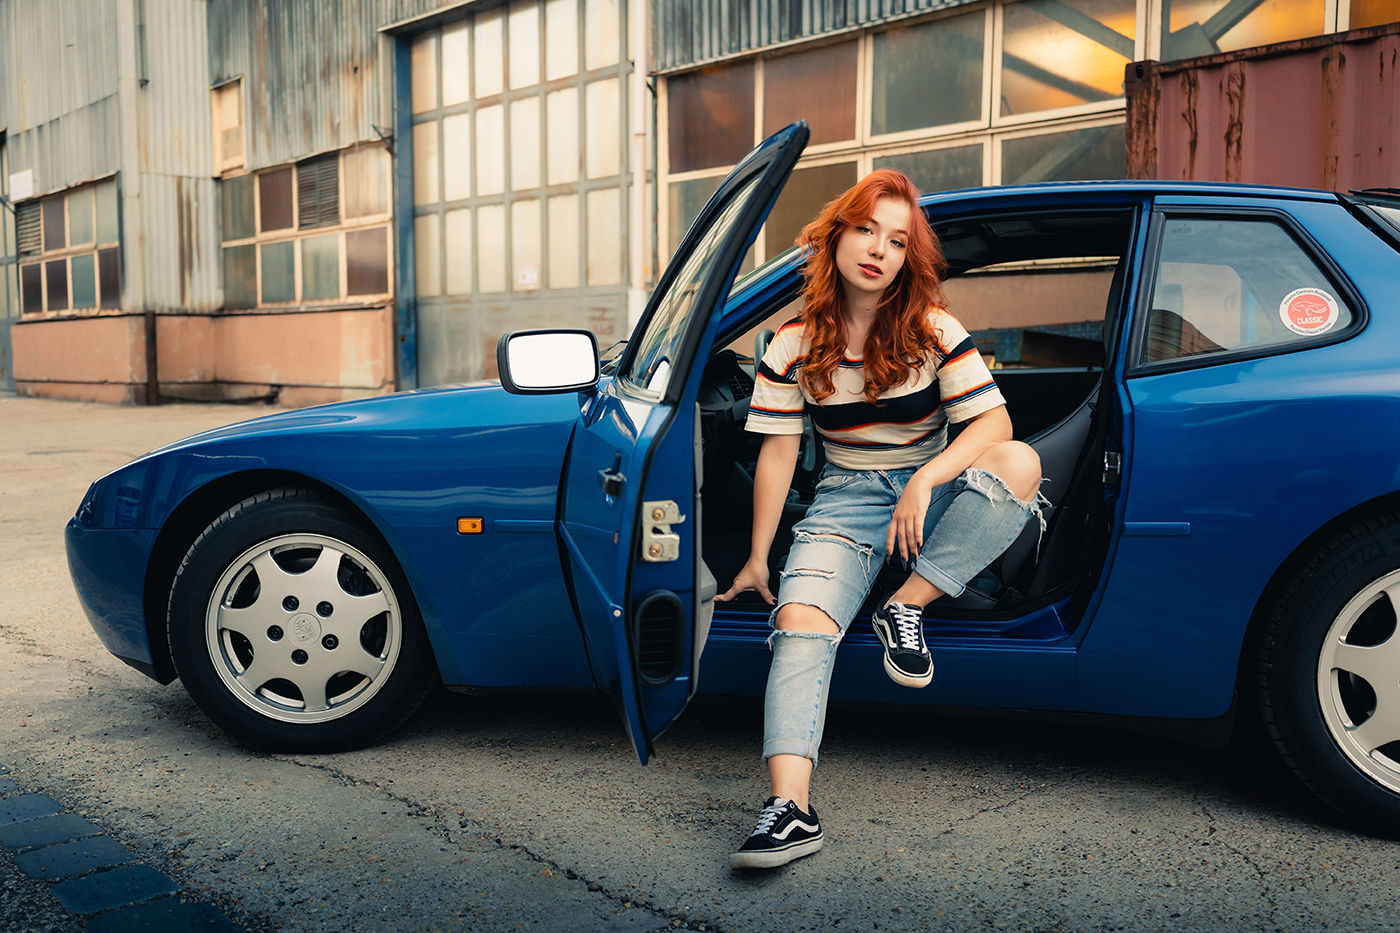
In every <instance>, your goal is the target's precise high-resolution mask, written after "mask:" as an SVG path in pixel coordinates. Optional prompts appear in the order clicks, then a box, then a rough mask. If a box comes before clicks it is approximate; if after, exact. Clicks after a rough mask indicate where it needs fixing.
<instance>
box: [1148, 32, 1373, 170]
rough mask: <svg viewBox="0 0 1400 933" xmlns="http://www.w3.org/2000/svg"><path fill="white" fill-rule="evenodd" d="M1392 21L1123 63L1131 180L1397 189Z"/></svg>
mask: <svg viewBox="0 0 1400 933" xmlns="http://www.w3.org/2000/svg"><path fill="white" fill-rule="evenodd" d="M1397 68H1400V23H1391V24H1388V25H1385V26H1376V27H1372V28H1368V29H1355V30H1351V31H1349V32H1341V33H1333V34H1331V35H1326V36H1317V37H1314V38H1310V39H1300V40H1297V41H1293V42H1284V43H1279V44H1277V45H1268V46H1260V47H1258V48H1252V49H1241V50H1239V51H1236V52H1228V53H1222V54H1216V55H1206V56H1201V57H1199V58H1190V59H1183V60H1180V61H1174V62H1156V61H1146V62H1133V63H1132V64H1130V65H1128V66H1127V77H1126V81H1125V89H1126V92H1127V98H1128V124H1127V144H1128V177H1130V178H1167V179H1189V180H1197V181H1237V182H1251V183H1259V184H1274V185H1300V186H1305V187H1312V188H1325V189H1329V190H1338V191H1344V190H1347V189H1351V188H1364V187H1381V186H1400V72H1397Z"/></svg>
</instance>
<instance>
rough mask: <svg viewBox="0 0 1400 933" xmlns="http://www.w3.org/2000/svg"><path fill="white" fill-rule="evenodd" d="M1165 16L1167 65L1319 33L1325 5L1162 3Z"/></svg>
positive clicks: (1293, 1) (1305, 1)
mask: <svg viewBox="0 0 1400 933" xmlns="http://www.w3.org/2000/svg"><path fill="white" fill-rule="evenodd" d="M1162 12H1163V18H1164V19H1165V20H1166V27H1167V28H1166V29H1164V30H1163V35H1162V59H1163V60H1164V61H1166V60H1171V59H1177V58H1193V57H1195V56H1197V55H1209V54H1211V53H1212V52H1229V51H1233V50H1234V49H1244V48H1250V47H1253V46H1256V45H1268V44H1269V43H1271V42H1286V41H1288V40H1289V39H1301V38H1303V37H1304V36H1315V35H1319V34H1320V33H1321V32H1322V31H1323V26H1324V16H1325V14H1326V5H1325V3H1324V2H1323V0H1264V2H1262V3H1259V4H1258V5H1257V6H1250V5H1244V6H1241V3H1240V0H1163V2H1162ZM1353 25H1355V24H1354V23H1353Z"/></svg>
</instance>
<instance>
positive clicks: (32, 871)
mask: <svg viewBox="0 0 1400 933" xmlns="http://www.w3.org/2000/svg"><path fill="white" fill-rule="evenodd" d="M131 857H132V856H131V853H130V852H129V851H127V849H126V848H125V847H123V846H122V845H121V843H119V842H117V840H115V839H113V838H112V837H111V836H94V837H92V838H91V839H75V840H74V841H72V842H63V843H59V844H58V845H51V846H44V847H43V848H39V849H30V850H29V851H27V852H21V853H20V854H19V855H16V856H15V864H16V865H18V866H19V870H20V871H22V872H24V873H25V874H26V875H28V876H29V877H31V878H43V879H45V880H48V881H57V880H59V879H60V878H75V877H77V876H78V875H85V874H87V873H88V872H90V871H95V870H96V869H99V868H111V867H112V866H113V865H121V864H122V863H124V862H129V861H131Z"/></svg>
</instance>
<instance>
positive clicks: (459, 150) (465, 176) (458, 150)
mask: <svg viewBox="0 0 1400 933" xmlns="http://www.w3.org/2000/svg"><path fill="white" fill-rule="evenodd" d="M442 174H443V181H442V199H443V200H444V201H458V200H461V199H462V198H469V197H471V196H472V115H471V114H469V113H457V114H453V115H452V116H450V117H443V118H442Z"/></svg>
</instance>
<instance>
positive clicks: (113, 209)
mask: <svg viewBox="0 0 1400 933" xmlns="http://www.w3.org/2000/svg"><path fill="white" fill-rule="evenodd" d="M96 190H97V242H99V243H115V242H117V240H118V238H119V233H118V231H117V183H116V182H115V181H112V180H110V179H109V180H107V181H104V182H101V183H99V184H98V186H97V189H96Z"/></svg>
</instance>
